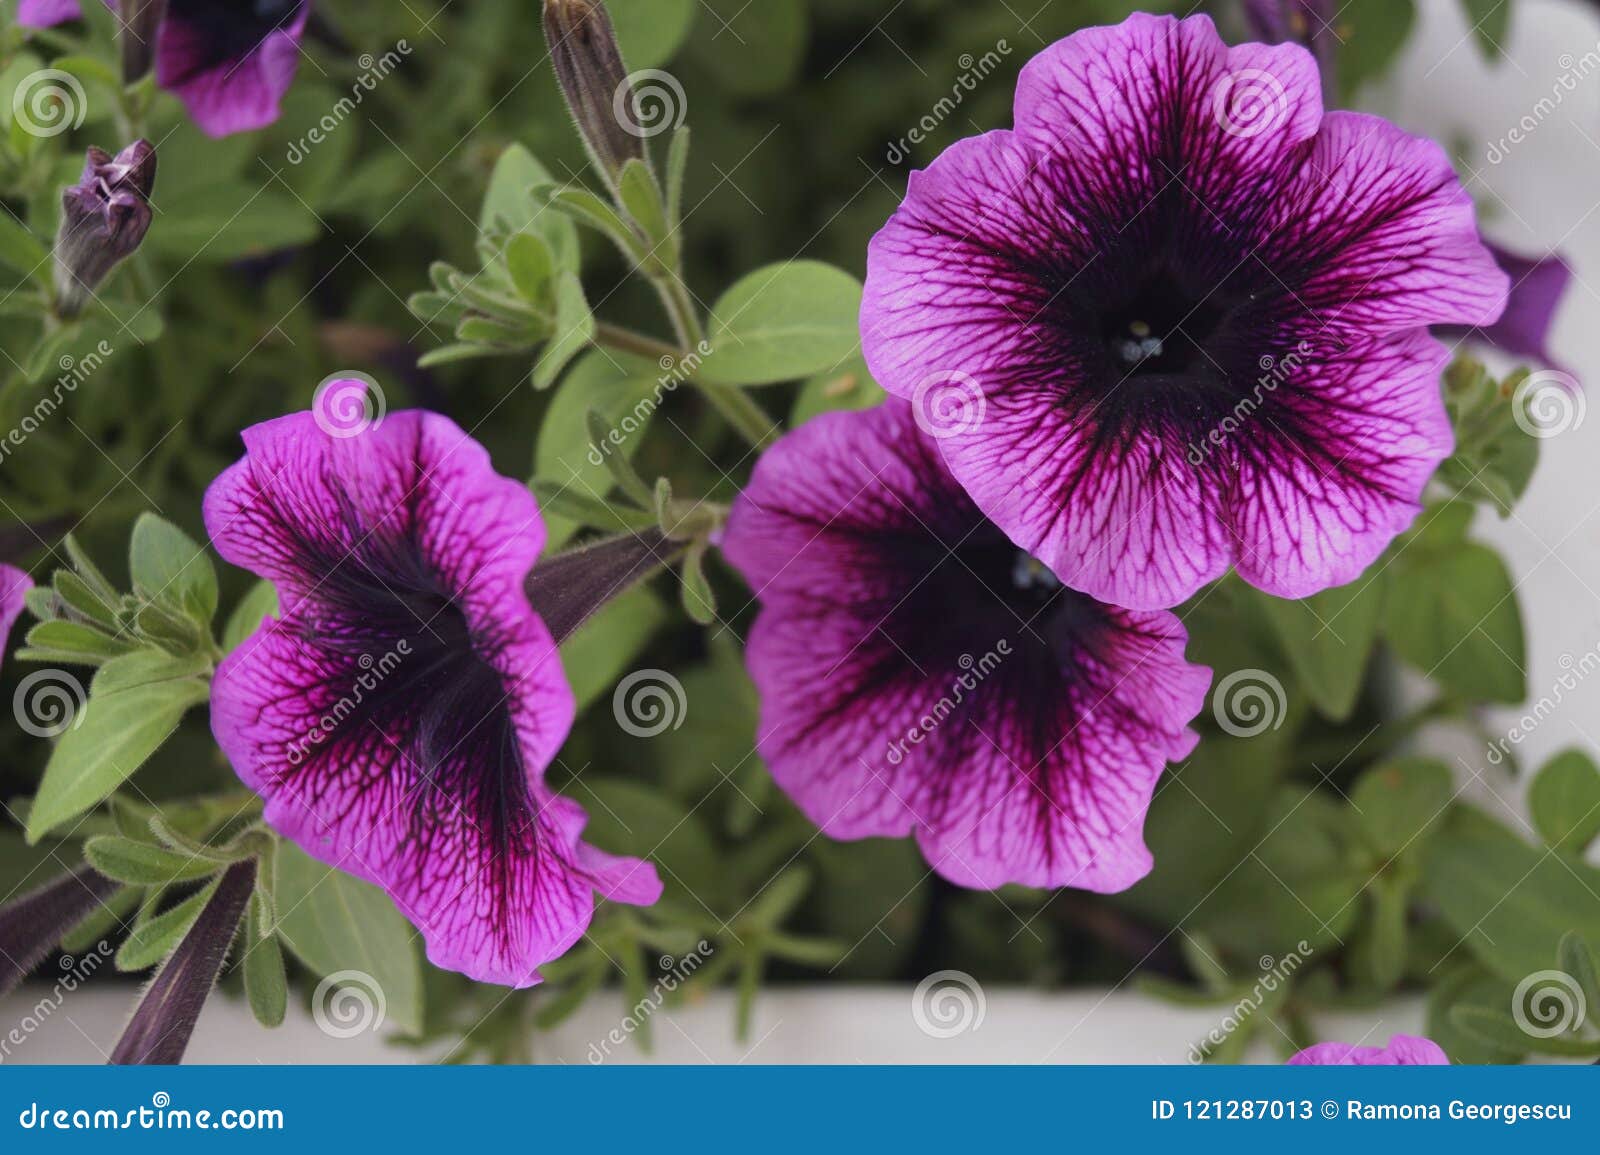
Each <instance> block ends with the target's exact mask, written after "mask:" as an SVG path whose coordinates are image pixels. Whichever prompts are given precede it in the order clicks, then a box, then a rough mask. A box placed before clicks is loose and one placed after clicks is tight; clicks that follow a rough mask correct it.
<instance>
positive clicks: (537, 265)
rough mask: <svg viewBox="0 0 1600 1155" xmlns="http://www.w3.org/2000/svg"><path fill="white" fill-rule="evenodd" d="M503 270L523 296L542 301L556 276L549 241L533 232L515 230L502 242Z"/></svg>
mask: <svg viewBox="0 0 1600 1155" xmlns="http://www.w3.org/2000/svg"><path fill="white" fill-rule="evenodd" d="M506 271H507V272H509V273H510V274H511V283H512V284H513V285H515V286H516V288H517V293H518V294H519V295H520V296H521V297H522V299H523V300H525V301H527V302H529V303H530V304H534V305H544V304H545V303H546V302H547V301H548V300H549V299H550V296H551V294H550V292H549V289H550V283H551V281H553V280H554V279H555V276H556V257H555V254H554V253H553V252H551V251H550V242H549V241H547V240H545V239H544V238H543V237H541V236H539V235H538V234H537V233H518V234H517V235H516V236H514V237H512V238H511V242H510V243H509V244H508V245H506Z"/></svg>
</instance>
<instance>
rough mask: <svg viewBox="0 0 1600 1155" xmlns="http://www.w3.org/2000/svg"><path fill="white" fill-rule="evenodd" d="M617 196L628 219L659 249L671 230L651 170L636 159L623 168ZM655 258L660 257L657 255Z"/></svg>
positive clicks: (629, 161)
mask: <svg viewBox="0 0 1600 1155" xmlns="http://www.w3.org/2000/svg"><path fill="white" fill-rule="evenodd" d="M617 195H618V197H619V199H621V201H622V207H623V208H624V209H626V210H627V212H628V216H629V217H631V218H632V219H633V222H634V223H635V224H636V225H638V226H639V228H640V229H641V230H642V231H643V233H644V235H645V236H646V237H647V238H649V240H650V243H651V244H652V245H656V246H659V245H662V244H663V243H665V242H666V240H667V234H668V233H670V232H671V231H672V226H671V224H670V223H669V222H668V220H667V206H666V204H665V203H664V201H663V200H662V196H661V188H660V186H659V185H657V184H656V178H655V176H654V175H653V174H652V173H651V171H650V166H649V165H647V164H645V162H644V161H642V160H639V159H638V158H637V157H634V158H631V159H629V160H628V162H627V163H626V164H624V165H623V166H622V173H621V175H620V176H619V177H618V178H617ZM657 256H658V257H659V256H662V254H661V253H660V252H658V253H657Z"/></svg>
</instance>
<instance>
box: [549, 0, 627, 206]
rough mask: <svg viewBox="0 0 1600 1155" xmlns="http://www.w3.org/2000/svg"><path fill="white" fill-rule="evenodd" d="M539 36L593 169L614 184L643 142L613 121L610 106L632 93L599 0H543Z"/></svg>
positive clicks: (607, 16)
mask: <svg viewBox="0 0 1600 1155" xmlns="http://www.w3.org/2000/svg"><path fill="white" fill-rule="evenodd" d="M544 36H545V40H546V42H547V43H548V44H549V46H550V60H551V62H552V63H553V64H554V65H555V70H556V79H557V80H558V81H559V82H560V84H561V93H562V95H563V96H564V97H566V101H567V107H568V108H569V109H570V110H571V111H572V118H573V119H574V120H575V121H577V124H578V135H579V136H581V137H582V138H583V143H584V144H585V146H587V148H588V150H589V155H590V157H591V158H592V159H593V161H594V165H595V168H596V170H597V171H598V172H599V173H600V175H601V176H602V177H603V178H604V179H605V181H606V183H607V184H608V185H611V186H612V187H615V186H616V183H617V176H618V174H619V173H621V172H622V166H623V165H624V164H626V163H627V162H628V161H629V160H633V159H635V158H637V159H639V160H645V159H646V157H645V152H644V141H643V139H642V138H640V137H639V136H637V135H635V134H633V133H630V132H628V131H627V130H626V129H625V128H624V127H623V126H622V124H621V123H620V122H619V120H618V118H617V114H616V111H615V109H616V107H617V105H618V103H619V99H620V101H623V102H626V101H627V100H628V99H629V97H630V96H631V93H632V84H631V82H630V81H629V80H628V73H627V69H626V68H625V67H624V65H623V63H622V52H621V51H620V50H619V49H618V47H617V33H616V29H614V28H613V27H612V25H611V17H610V16H609V15H607V13H606V9H605V5H604V4H602V3H601V2H600V0H544Z"/></svg>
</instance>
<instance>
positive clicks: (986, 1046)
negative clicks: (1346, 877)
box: [0, 0, 1600, 1063]
mask: <svg viewBox="0 0 1600 1155" xmlns="http://www.w3.org/2000/svg"><path fill="white" fill-rule="evenodd" d="M1418 6H1419V8H1420V9H1421V25H1420V27H1419V30H1418V32H1417V34H1416V35H1415V36H1414V37H1413V39H1412V41H1411V43H1410V45H1409V46H1408V48H1407V50H1406V54H1405V58H1404V61H1403V63H1402V65H1401V67H1400V68H1399V69H1397V70H1396V72H1395V73H1394V75H1393V77H1392V78H1391V79H1390V80H1389V81H1387V82H1385V84H1384V85H1383V86H1382V87H1381V88H1379V89H1377V90H1375V91H1369V92H1368V93H1367V95H1366V98H1365V104H1366V106H1367V107H1369V108H1370V109H1371V110H1372V111H1377V112H1381V113H1383V114H1385V115H1387V116H1389V117H1390V118H1391V119H1394V120H1396V121H1397V122H1399V123H1400V124H1401V125H1403V126H1404V127H1406V128H1409V129H1411V130H1413V131H1415V132H1419V133H1424V134H1427V135H1430V136H1433V137H1435V138H1436V139H1439V140H1441V141H1444V142H1445V143H1446V144H1447V145H1450V144H1453V143H1454V142H1456V141H1465V142H1466V143H1467V147H1466V150H1465V153H1464V160H1465V163H1466V164H1467V165H1470V166H1471V167H1473V168H1475V169H1476V170H1477V172H1476V176H1475V177H1473V178H1472V180H1471V182H1470V188H1471V191H1472V192H1473V195H1474V196H1475V197H1476V198H1477V199H1478V200H1479V202H1480V204H1482V205H1483V206H1485V212H1484V227H1485V230H1486V231H1487V232H1488V233H1489V234H1490V235H1491V236H1493V237H1494V238H1495V239H1496V240H1498V241H1500V242H1502V243H1504V244H1506V245H1508V246H1510V247H1513V248H1517V249H1520V250H1522V251H1525V252H1529V253H1534V252H1538V253H1543V252H1548V251H1550V250H1552V249H1559V250H1560V251H1561V252H1562V253H1564V254H1565V255H1566V256H1567V258H1568V259H1569V261H1570V262H1571V263H1572V265H1573V266H1574V268H1575V270H1576V273H1577V276H1576V278H1575V280H1574V284H1573V287H1572V290H1571V291H1570V293H1569V296H1568V299H1567V301H1566V303H1565V305H1564V307H1563V311H1562V313H1561V315H1560V316H1559V318H1558V320H1557V326H1556V332H1555V341H1554V346H1555V349H1556V351H1557V354H1558V355H1559V356H1560V357H1561V358H1562V360H1563V361H1564V362H1565V363H1566V364H1567V365H1568V366H1570V367H1571V368H1573V369H1574V370H1575V371H1576V372H1577V374H1578V375H1579V377H1580V379H1581V380H1583V381H1585V382H1587V383H1590V384H1591V385H1594V384H1596V383H1600V342H1594V341H1593V339H1594V338H1595V337H1596V336H1600V291H1597V287H1600V69H1597V70H1595V71H1593V72H1590V73H1589V74H1588V75H1586V76H1582V77H1581V78H1579V76H1578V73H1579V72H1580V71H1582V70H1583V69H1584V68H1585V65H1584V64H1583V63H1582V58H1583V56H1584V54H1585V53H1588V52H1594V53H1596V54H1600V16H1597V15H1596V14H1595V13H1594V11H1593V9H1591V8H1589V7H1587V6H1585V5H1582V4H1579V3H1577V2H1575V0H1517V3H1516V4H1515V12H1516V17H1515V25H1514V28H1513V32H1512V37H1511V42H1510V45H1509V47H1510V51H1511V58H1510V59H1509V60H1506V61H1504V62H1502V63H1501V64H1500V65H1499V66H1498V67H1495V68H1491V67H1490V66H1488V65H1487V64H1486V63H1485V62H1484V60H1483V58H1482V56H1481V54H1480V52H1479V51H1478V48H1477V46H1476V44H1475V43H1474V42H1473V41H1472V39H1471V36H1470V32H1469V29H1468V26H1467V24H1466V22H1465V21H1464V19H1463V18H1462V16H1461V14H1460V6H1459V4H1458V3H1457V2H1456V0H1418ZM1021 42H1022V40H1020V39H1019V43H1021ZM1563 72H1565V73H1567V74H1568V75H1569V76H1570V77H1572V90H1571V91H1561V92H1560V101H1561V103H1560V105H1559V107H1557V108H1556V109H1555V110H1554V111H1553V112H1550V113H1547V114H1541V113H1539V112H1538V111H1536V109H1537V106H1538V104H1539V101H1540V100H1541V99H1542V98H1547V97H1551V96H1552V94H1553V93H1554V92H1556V91H1557V78H1558V77H1560V76H1561V75H1562V74H1563ZM1524 117H1534V118H1536V120H1537V126H1536V127H1535V128H1534V129H1533V130H1532V131H1531V132H1530V133H1528V135H1527V138H1526V139H1525V140H1524V141H1523V142H1522V143H1521V144H1518V145H1516V146H1515V147H1513V148H1512V149H1511V151H1510V154H1509V156H1508V157H1507V158H1506V159H1504V160H1503V161H1502V162H1501V163H1499V164H1497V165H1496V164H1491V163H1489V161H1488V159H1487V153H1488V147H1489V142H1490V141H1491V140H1498V139H1500V138H1502V137H1503V136H1505V135H1506V133H1507V132H1508V131H1509V130H1510V129H1511V128H1512V127H1513V126H1514V125H1516V124H1518V123H1519V122H1520V121H1522V120H1523V118H1524ZM1585 338H1589V340H1586V339H1585ZM1597 408H1600V407H1597ZM1479 529H1480V532H1481V533H1482V534H1483V535H1484V536H1485V537H1487V538H1488V539H1490V540H1491V541H1493V542H1494V543H1495V544H1496V545H1498V546H1499V547H1500V548H1501V549H1502V550H1503V551H1504V553H1505V554H1506V556H1507V558H1508V559H1509V561H1510V563H1511V566H1512V570H1513V573H1514V574H1515V576H1516V578H1517V580H1518V594H1519V597H1520V599H1521V602H1522V606H1523V612H1524V614H1525V617H1526V619H1527V622H1528V626H1529V658H1530V665H1529V669H1528V681H1529V687H1530V692H1531V694H1532V697H1533V698H1534V699H1538V698H1539V697H1540V696H1541V695H1545V694H1548V693H1550V692H1551V689H1552V687H1553V686H1554V685H1555V683H1556V680H1557V679H1558V678H1559V677H1560V676H1561V675H1562V673H1563V672H1564V670H1565V666H1564V665H1563V664H1562V659H1563V655H1571V656H1572V657H1574V658H1576V657H1578V656H1579V655H1581V654H1583V653H1584V652H1585V651H1588V650H1592V649H1595V648H1596V647H1597V646H1600V594H1597V592H1596V589H1597V588H1600V564H1597V563H1600V412H1597V413H1596V414H1595V415H1594V416H1593V418H1592V419H1590V420H1586V421H1585V422H1584V423H1583V424H1581V425H1580V426H1579V427H1577V428H1576V429H1574V430H1572V431H1570V432H1567V433H1564V434H1562V435H1561V436H1559V437H1556V438H1553V439H1551V440H1549V441H1546V442H1545V443H1544V456H1543V459H1542V461H1541V464H1540V467H1539V472H1538V475H1537V476H1536V477H1535V479H1534V482H1533V486H1532V489H1531V491H1530V492H1529V494H1528V497H1527V499H1526V500H1525V501H1524V503H1523V505H1522V507H1521V508H1520V509H1519V510H1518V511H1517V513H1516V515H1515V516H1514V517H1513V518H1511V519H1509V520H1507V521H1503V522H1502V521H1497V520H1496V519H1494V518H1493V517H1485V518H1484V519H1483V522H1482V523H1481V524H1480V527H1479ZM1516 714H1517V712H1516V711H1507V712H1505V716H1504V717H1503V718H1496V719H1495V720H1494V721H1493V722H1492V728H1495V729H1501V730H1503V729H1504V728H1505V727H1509V726H1510V725H1511V724H1512V723H1513V722H1514V721H1515V718H1516ZM1597 738H1600V678H1596V679H1593V680H1592V682H1591V683H1590V684H1583V685H1580V686H1579V688H1578V690H1577V692H1576V693H1575V694H1569V695H1567V697H1566V700H1565V701H1564V702H1563V704H1562V707H1561V709H1560V711H1559V712H1558V713H1557V714H1556V715H1555V716H1553V717H1551V718H1549V719H1548V720H1546V721H1545V722H1544V723H1543V724H1542V725H1540V726H1539V727H1538V728H1537V729H1535V730H1534V731H1533V733H1532V734H1531V735H1530V736H1529V737H1528V738H1527V739H1526V740H1525V741H1524V742H1523V743H1522V745H1521V747H1520V748H1519V750H1518V754H1519V757H1521V758H1522V760H1523V763H1524V765H1534V766H1536V765H1538V764H1539V762H1540V761H1542V760H1543V759H1544V758H1545V757H1547V756H1548V755H1549V754H1552V753H1554V752H1556V751H1558V750H1560V749H1563V748H1565V747H1567V746H1570V745H1574V744H1577V745H1582V746H1584V747H1587V748H1589V749H1591V750H1600V741H1597ZM1460 770H1461V773H1462V775H1463V777H1472V776H1474V775H1477V778H1476V781H1475V782H1474V789H1475V791H1476V792H1477V793H1479V794H1480V795H1487V794H1490V793H1492V794H1493V795H1495V796H1496V797H1498V798H1499V799H1500V802H1495V801H1492V800H1487V799H1486V800H1487V801H1488V804H1489V805H1491V806H1502V805H1503V806H1504V807H1505V809H1501V810H1500V813H1501V815H1502V816H1506V815H1507V812H1508V810H1509V809H1510V808H1514V807H1516V806H1518V805H1519V798H1520V788H1519V787H1518V786H1517V785H1516V784H1511V783H1508V782H1507V781H1506V779H1505V777H1504V775H1503V774H1502V773H1500V772H1498V771H1492V770H1490V769H1489V768H1488V767H1487V766H1486V764H1485V763H1484V761H1483V759H1482V757H1481V754H1480V755H1478V756H1476V757H1474V756H1473V753H1472V751H1470V750H1469V751H1467V757H1465V758H1463V759H1461V760H1460ZM108 988H109V989H108ZM48 993H49V992H48V990H47V989H44V988H32V989H30V990H27V991H24V992H21V993H19V994H18V995H16V996H13V997H12V998H11V999H10V1000H7V1001H5V1002H0V1031H3V1030H8V1029H10V1027H11V1026H12V1025H13V1024H14V1023H16V1022H18V1021H20V1020H21V1019H22V1018H23V1016H24V1015H26V1014H27V1013H28V1008H30V1007H31V1006H32V1005H33V1004H34V1003H35V1001H36V1000H37V999H38V998H40V997H41V996H42V995H47V994H48ZM133 996H134V992H133V990H132V989H131V988H130V987H127V986H125V985H122V986H117V985H111V984H106V983H104V982H101V983H98V984H91V985H90V986H89V987H88V988H87V989H84V990H81V991H78V992H76V993H75V994H73V995H71V996H70V997H68V998H67V999H66V1000H65V1001H64V1003H63V1005H62V1007H61V1009H60V1010H58V1011H56V1012H55V1013H54V1014H52V1015H51V1016H50V1017H49V1019H48V1020H47V1021H46V1022H45V1023H44V1025H43V1026H42V1027H41V1028H40V1029H38V1030H37V1031H36V1032H34V1033H31V1034H30V1035H29V1036H28V1038H27V1040H26V1042H25V1043H24V1044H23V1045H22V1046H20V1047H17V1048H15V1049H14V1051H13V1053H12V1054H11V1056H10V1058H9V1059H7V1060H6V1061H9V1062H27V1063H43V1062H101V1061H103V1060H104V1057H105V1055H106V1053H107V1052H109V1051H110V1049H111V1047H112V1045H113V1044H114V1042H115V1040H116V1038H117V1035H118V1034H119V1033H120V1031H121V1027H122V1024H123V1021H124V1019H125V1016H126V1014H127V1013H128V1009H129V1006H130V1004H131V1002H132V999H133ZM759 1006H760V1009H759V1013H758V1015H757V1018H756V1022H755V1025H754V1029H753V1030H752V1032H751V1036H750V1039H749V1040H748V1041H746V1042H742V1043H741V1042H739V1041H737V1040H735V1039H734V1037H733V1010H732V1006H731V1002H730V1001H729V1000H728V999H727V998H725V997H720V996H719V997H716V998H712V999H708V1000H706V1001H705V1002H703V1003H701V1004H698V1005H694V1006H690V1007H686V1008H683V1009H680V1010H677V1011H674V1012H670V1013H668V1012H663V1013H661V1014H660V1015H658V1016H656V1017H655V1019H654V1034H655V1052H654V1055H655V1058H656V1059H658V1060H664V1061H671V1062H684V1063H700V1062H740V1061H747V1062H756V1063H782V1062H841V1063H856V1062H1014V1063H1036V1062H1058V1063H1059V1062H1079V1063H1084V1062H1088V1063H1092V1062H1107V1063H1130V1062H1138V1063H1182V1062H1185V1061H1186V1056H1187V1054H1188V1051H1189V1047H1190V1045H1191V1044H1192V1043H1193V1042H1194V1041H1195V1040H1196V1039H1198V1038H1199V1037H1201V1036H1202V1035H1204V1034H1205V1033H1206V1032H1207V1031H1209V1030H1210V1029H1211V1028H1212V1027H1214V1026H1216V1025H1217V1023H1218V1021H1219V1018H1220V1012H1218V1011H1212V1010H1187V1009H1185V1010H1178V1009H1174V1008H1172V1007H1168V1006H1166V1005H1164V1004H1158V1003H1155V1002H1152V1001H1150V1000H1148V999H1145V998H1143V997H1141V996H1140V995H1138V994H1136V993H1134V992H1132V991H1131V990H1130V989H1129V988H1127V987H1124V988H1122V989H1120V990H1117V991H1112V992H1083V993H1071V994H1061V995H1041V994H1035V993H1030V992H1023V991H1005V990H988V991H986V992H985V1006H984V1014H983V1018H982V1022H981V1024H980V1025H978V1026H976V1027H975V1028H974V1029H969V1030H968V1031H966V1032H965V1033H963V1034H961V1035H959V1036H957V1037H954V1038H948V1039H939V1038H930V1037H929V1036H928V1035H926V1034H924V1033H923V1032H922V1031H921V1030H920V1029H919V1028H918V1026H917V1024H916V1022H915V1020H914V1019H913V1016H912V1013H911V1011H912V992H911V991H910V989H909V988H904V989H902V988H853V989H852V988H839V987H826V988H820V987H819V988H811V989H806V990H793V989H791V990H781V991H769V992H767V993H766V994H764V995H763V996H762V998H761V1002H760V1005H759ZM622 1014H623V1008H622V1000H621V997H620V996H618V995H616V994H614V993H609V992H608V993H605V994H601V995H597V996H595V997H594V998H592V999H591V1000H590V1001H589V1004H588V1005H587V1006H586V1007H585V1008H584V1009H583V1011H581V1012H580V1013H579V1014H578V1015H577V1016H576V1017H575V1018H573V1019H572V1020H569V1021H568V1023H567V1024H566V1025H565V1026H564V1027H563V1028H562V1029H561V1030H559V1031H558V1032H556V1033H555V1034H554V1035H550V1036H544V1037H542V1038H541V1040H540V1044H539V1050H538V1052H537V1057H538V1058H539V1059H540V1060H541V1061H553V1062H570V1063H585V1062H589V1061H591V1058H592V1057H593V1055H594V1051H593V1050H592V1049H591V1048H592V1046H593V1045H594V1044H597V1043H600V1042H601V1041H602V1040H604V1039H605V1037H606V1035H607V1034H608V1033H609V1032H611V1031H612V1030H613V1029H614V1028H619V1027H620V1025H621V1017H622ZM1420 1020H1421V1016H1420V1010H1419V1009H1418V1008H1417V1007H1416V1006H1415V1005H1414V1004H1404V1005H1398V1006H1395V1007H1386V1008H1384V1009H1383V1010H1382V1011H1381V1012H1372V1013H1368V1014H1365V1015H1360V1016H1347V1017H1345V1018H1344V1019H1342V1020H1330V1021H1326V1022H1324V1023H1323V1024H1322V1026H1323V1027H1324V1030H1325V1032H1326V1033H1329V1034H1336V1035H1337V1036H1339V1037H1343V1038H1346V1039H1351V1040H1356V1039H1366V1040H1369V1041H1371V1040H1386V1039H1387V1038H1388V1036H1389V1035H1390V1034H1393V1033H1395V1032H1397V1031H1416V1030H1418V1029H1419V1027H1420ZM639 1057H640V1056H639V1054H638V1052H637V1051H634V1050H632V1049H631V1047H628V1046H625V1047H622V1048H616V1049H614V1050H613V1054H612V1056H611V1057H610V1058H609V1059H608V1060H607V1061H610V1062H624V1061H634V1060H637V1059H638V1058H639ZM188 1058H189V1061H191V1062H202V1063H204V1062H233V1063H255V1062H260V1063H345V1062H410V1061H415V1060H416V1059H417V1058H418V1056H417V1055H416V1053H415V1052H413V1051H410V1050H404V1049H397V1048H393V1047H390V1046H387V1045H385V1044H384V1043H383V1042H382V1040H381V1039H380V1038H379V1037H378V1036H376V1035H374V1034H371V1033H368V1034H363V1035H361V1036H358V1037H356V1038H352V1039H343V1040H337V1039H331V1038H328V1037H326V1036H325V1035H324V1034H323V1032H322V1031H320V1030H319V1029H318V1027H317V1026H316V1025H315V1024H314V1023H313V1022H312V1020H311V1018H310V1016H309V1014H307V1013H305V1012H304V1011H303V1010H302V1009H301V1008H299V1007H294V1008H292V1009H291V1015H290V1022H289V1023H287V1024H286V1025H285V1026H284V1027H283V1028H281V1029H279V1030H277V1031H270V1032H269V1031H265V1030H262V1029H261V1028H259V1027H257V1026H256V1025H255V1023H254V1022H253V1021H252V1020H251V1019H250V1016H249V1013H248V1012H247V1011H246V1010H245V1009H244V1008H243V1007H242V1005H240V1004H239V1003H237V1002H233V1001H229V1000H226V999H223V998H215V999H213V1000H212V1002H211V1003H210V1005H209V1006H208V1007H207V1010H206V1012H205V1014H204V1015H203V1016H202V1018H201V1021H200V1027H199V1030H198V1032H197V1034H196V1037H195V1040H194V1042H193V1045H192V1046H191V1047H190V1050H189V1056H188Z"/></svg>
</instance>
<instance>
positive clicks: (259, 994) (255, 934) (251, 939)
mask: <svg viewBox="0 0 1600 1155" xmlns="http://www.w3.org/2000/svg"><path fill="white" fill-rule="evenodd" d="M244 925H245V934H244V943H243V952H244V953H243V955H242V957H241V958H240V960H239V965H240V969H242V970H243V971H244V993H245V998H246V1000H247V1001H248V1002H249V1003H250V1011H251V1013H252V1014H254V1015H255V1017H256V1022H258V1023H260V1024H261V1025H262V1026H264V1027H276V1026H279V1025H281V1024H282V1023H283V1018H284V1015H285V1014H286V1013H287V1012H288V1009H289V976H288V973H287V972H286V971H285V970H284V965H283V949H282V948H281V947H280V946H279V945H278V936H277V935H276V934H275V933H274V932H273V931H272V929H271V928H270V927H264V926H263V925H262V921H261V910H260V904H258V903H256V902H253V901H252V902H251V903H250V906H249V908H248V909H247V911H246V914H245V922H244Z"/></svg>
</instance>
